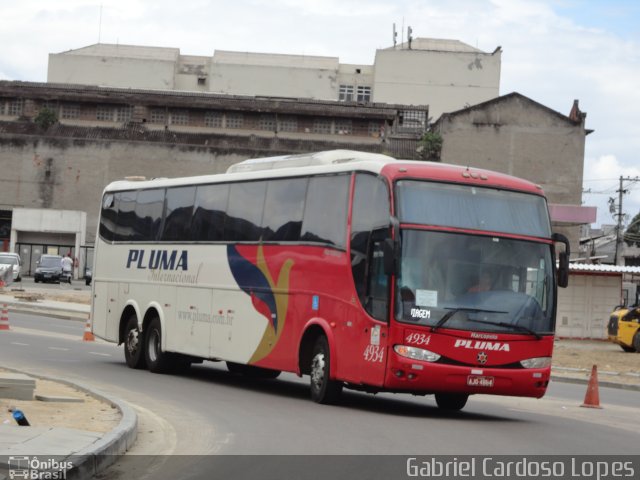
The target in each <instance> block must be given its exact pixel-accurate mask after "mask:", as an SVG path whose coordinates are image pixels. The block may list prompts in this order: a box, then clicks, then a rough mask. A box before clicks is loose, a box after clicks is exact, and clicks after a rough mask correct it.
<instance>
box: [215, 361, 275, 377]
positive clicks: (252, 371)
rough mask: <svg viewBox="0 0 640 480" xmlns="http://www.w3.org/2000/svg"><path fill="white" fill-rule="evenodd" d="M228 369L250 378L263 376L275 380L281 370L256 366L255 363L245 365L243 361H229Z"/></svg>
mask: <svg viewBox="0 0 640 480" xmlns="http://www.w3.org/2000/svg"><path fill="white" fill-rule="evenodd" d="M227 370H229V371H230V372H231V373H237V374H240V375H244V376H245V377H249V378H263V379H265V380H273V379H274V378H278V376H279V375H280V373H282V372H281V371H280V370H272V369H270V368H262V367H256V366H254V365H244V364H242V363H235V362H227Z"/></svg>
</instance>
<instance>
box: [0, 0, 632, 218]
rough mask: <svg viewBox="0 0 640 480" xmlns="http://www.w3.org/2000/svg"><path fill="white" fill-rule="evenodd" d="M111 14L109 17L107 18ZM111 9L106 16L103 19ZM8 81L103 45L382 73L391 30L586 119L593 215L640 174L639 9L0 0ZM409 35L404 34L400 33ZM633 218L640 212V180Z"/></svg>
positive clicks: (400, 2) (424, 1)
mask: <svg viewBox="0 0 640 480" xmlns="http://www.w3.org/2000/svg"><path fill="white" fill-rule="evenodd" d="M101 7H102V8H101ZM101 10H102V14H101V13H100V12H101ZM0 18H2V28H0V79H8V80H26V81H36V82H44V81H46V75H47V58H48V57H47V55H48V54H49V53H59V52H62V51H65V50H70V49H77V48H81V47H84V46H87V45H91V44H94V43H98V41H99V40H100V41H101V42H102V43H120V44H129V45H149V46H162V47H175V48H179V49H180V52H181V54H183V55H212V54H213V51H214V50H216V49H217V50H236V51H250V52H267V53H291V54H306V55H327V56H334V57H339V59H340V62H342V63H361V64H373V60H374V55H375V50H376V48H385V47H388V46H391V45H392V25H393V23H394V22H395V23H396V25H397V29H398V32H399V33H398V41H400V40H401V38H400V37H401V35H402V34H401V33H400V30H401V26H402V25H404V26H405V30H404V32H406V27H407V26H409V25H410V26H411V27H412V29H413V36H414V38H415V37H433V38H451V39H457V40H460V41H462V42H465V43H468V44H470V45H472V46H474V47H477V48H479V49H481V50H484V51H486V52H492V51H493V50H494V49H495V48H496V47H497V46H501V47H502V49H503V51H504V52H503V55H502V77H501V83H500V94H501V95H503V94H507V93H510V92H514V91H517V92H519V93H521V94H523V95H525V96H527V97H529V98H531V99H533V100H535V101H537V102H540V103H542V104H544V105H546V106H547V107H549V108H552V109H554V110H557V111H559V112H561V113H563V114H565V115H566V114H568V113H569V111H570V109H571V105H572V103H573V100H574V99H578V100H579V101H580V108H581V109H582V110H583V111H584V112H587V123H586V125H587V128H589V129H593V130H595V132H594V133H592V134H591V135H589V136H588V137H587V140H586V153H585V168H584V179H585V180H584V189H585V190H586V191H589V190H590V191H591V193H585V194H584V195H583V203H584V204H585V205H593V206H597V207H598V222H597V224H596V225H599V224H601V223H614V221H613V219H612V216H611V214H610V213H609V209H608V206H607V200H608V199H609V197H616V201H617V193H616V190H617V189H618V186H619V177H620V175H623V176H630V177H636V176H640V119H639V118H636V113H640V26H639V25H640V1H638V0H607V1H604V0H601V1H596V0H590V1H584V0H555V1H554V0H384V1H383V0H235V1H228V0H227V1H223V0H219V1H210V0H181V1H176V0H154V1H148V0H145V1H143V0H126V1H125V0H102V1H101V0H64V1H56V0H20V1H15V0H0ZM402 36H404V37H406V33H404V35H402ZM625 187H626V188H627V189H628V190H629V193H628V194H626V195H625V196H624V202H623V207H624V212H625V213H627V214H629V215H630V217H633V215H635V214H637V213H638V212H640V182H636V183H633V182H628V183H625Z"/></svg>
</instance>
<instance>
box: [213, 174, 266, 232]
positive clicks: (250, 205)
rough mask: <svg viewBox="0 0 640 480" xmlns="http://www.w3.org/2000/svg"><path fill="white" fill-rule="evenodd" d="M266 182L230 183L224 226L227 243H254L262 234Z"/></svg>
mask: <svg viewBox="0 0 640 480" xmlns="http://www.w3.org/2000/svg"><path fill="white" fill-rule="evenodd" d="M266 190H267V182H248V183H232V184H231V186H230V190H229V208H228V209H227V218H226V221H225V224H224V238H225V240H228V241H234V242H242V241H256V240H259V239H260V236H261V234H262V227H261V225H262V208H263V206H264V198H265V193H266Z"/></svg>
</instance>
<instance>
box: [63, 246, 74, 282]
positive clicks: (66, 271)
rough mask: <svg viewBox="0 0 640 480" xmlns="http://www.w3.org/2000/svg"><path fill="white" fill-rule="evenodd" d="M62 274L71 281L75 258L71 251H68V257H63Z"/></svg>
mask: <svg viewBox="0 0 640 480" xmlns="http://www.w3.org/2000/svg"><path fill="white" fill-rule="evenodd" d="M62 275H63V276H64V278H65V279H68V281H69V283H71V277H72V276H73V259H72V258H71V252H69V253H67V256H66V257H62Z"/></svg>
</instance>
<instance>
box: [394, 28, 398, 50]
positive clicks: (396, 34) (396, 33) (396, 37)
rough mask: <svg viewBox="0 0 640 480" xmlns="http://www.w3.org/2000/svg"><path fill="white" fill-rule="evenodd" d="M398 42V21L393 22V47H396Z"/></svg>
mask: <svg viewBox="0 0 640 480" xmlns="http://www.w3.org/2000/svg"><path fill="white" fill-rule="evenodd" d="M396 43H398V32H396V23H395V22H393V48H394V49H395V48H396Z"/></svg>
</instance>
